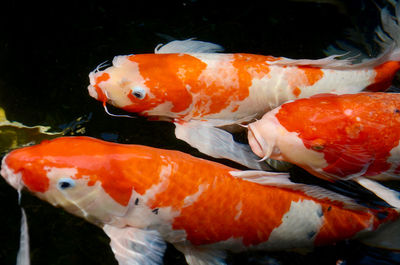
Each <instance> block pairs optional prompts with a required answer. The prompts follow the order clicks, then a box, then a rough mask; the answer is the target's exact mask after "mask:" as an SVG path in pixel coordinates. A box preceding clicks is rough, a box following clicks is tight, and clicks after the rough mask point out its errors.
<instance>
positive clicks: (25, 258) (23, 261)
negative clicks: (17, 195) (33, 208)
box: [17, 208, 31, 265]
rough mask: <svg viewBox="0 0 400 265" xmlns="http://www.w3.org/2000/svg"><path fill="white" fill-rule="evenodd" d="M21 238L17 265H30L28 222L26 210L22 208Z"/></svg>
mask: <svg viewBox="0 0 400 265" xmlns="http://www.w3.org/2000/svg"><path fill="white" fill-rule="evenodd" d="M21 214H22V217H21V236H20V240H19V250H18V255H17V265H30V264H31V261H30V255H29V232H28V222H27V219H26V214H25V211H24V208H21Z"/></svg>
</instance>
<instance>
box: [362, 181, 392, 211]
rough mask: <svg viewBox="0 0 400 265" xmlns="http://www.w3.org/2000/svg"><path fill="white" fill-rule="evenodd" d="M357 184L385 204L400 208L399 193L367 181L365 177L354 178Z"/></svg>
mask: <svg viewBox="0 0 400 265" xmlns="http://www.w3.org/2000/svg"><path fill="white" fill-rule="evenodd" d="M354 181H356V182H357V183H358V184H360V185H361V186H363V187H364V188H366V189H368V190H370V191H371V192H373V193H375V195H376V196H378V197H379V198H381V199H382V200H384V201H385V202H387V203H388V204H389V205H391V206H393V207H395V208H397V209H399V208H400V193H399V192H397V191H395V190H392V189H390V188H388V187H385V186H384V185H382V184H380V183H378V182H376V181H374V180H372V179H367V178H365V177H357V178H354Z"/></svg>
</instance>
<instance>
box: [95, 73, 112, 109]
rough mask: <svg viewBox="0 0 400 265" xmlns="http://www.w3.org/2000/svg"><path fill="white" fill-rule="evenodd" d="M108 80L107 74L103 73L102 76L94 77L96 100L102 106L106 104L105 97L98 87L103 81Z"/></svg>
mask: <svg viewBox="0 0 400 265" xmlns="http://www.w3.org/2000/svg"><path fill="white" fill-rule="evenodd" d="M108 79H110V75H109V74H107V73H103V74H102V75H100V76H98V77H96V81H95V82H96V84H95V85H94V87H95V88H96V92H97V98H98V100H99V101H101V102H103V104H105V103H106V101H107V96H106V95H105V94H104V92H103V90H101V88H100V87H99V83H101V82H103V81H107V80H108Z"/></svg>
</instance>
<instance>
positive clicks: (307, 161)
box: [248, 107, 325, 168]
mask: <svg viewBox="0 0 400 265" xmlns="http://www.w3.org/2000/svg"><path fill="white" fill-rule="evenodd" d="M280 109H281V107H278V108H276V109H274V110H272V111H270V112H268V113H267V114H265V115H264V116H263V117H262V119H260V120H258V121H256V122H253V123H251V124H249V126H248V128H249V131H248V140H249V145H250V147H251V149H252V150H253V152H254V153H255V154H256V155H258V156H259V157H262V158H263V159H267V158H272V159H276V160H283V161H286V162H289V163H293V164H297V165H299V166H304V165H308V166H310V167H312V168H314V167H319V166H320V164H325V162H324V160H323V156H322V155H321V154H319V153H316V152H313V151H310V150H307V149H306V148H305V147H304V143H303V141H302V140H301V138H300V137H299V135H298V133H297V132H289V131H288V130H287V129H286V128H285V127H284V126H282V125H281V123H280V121H279V120H278V119H277V118H276V114H277V113H279V111H280Z"/></svg>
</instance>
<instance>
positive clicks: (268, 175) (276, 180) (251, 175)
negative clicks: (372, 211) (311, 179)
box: [230, 170, 365, 209]
mask: <svg viewBox="0 0 400 265" xmlns="http://www.w3.org/2000/svg"><path fill="white" fill-rule="evenodd" d="M230 174H231V175H232V176H233V177H236V178H241V179H243V180H246V181H250V182H254V183H258V184H260V185H265V186H275V187H280V188H286V189H291V190H296V191H300V192H302V193H304V194H306V195H308V196H310V197H313V198H314V199H316V200H329V201H332V202H339V203H342V204H343V207H344V208H347V209H364V208H365V207H363V206H361V205H359V204H358V203H357V202H356V201H355V200H353V199H351V198H349V197H346V196H344V195H341V194H339V193H336V192H333V191H330V190H327V189H324V188H321V187H318V186H315V185H307V184H302V183H295V182H292V181H291V180H290V179H289V177H290V176H289V174H288V173H284V172H267V171H260V170H245V171H231V172H230Z"/></svg>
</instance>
